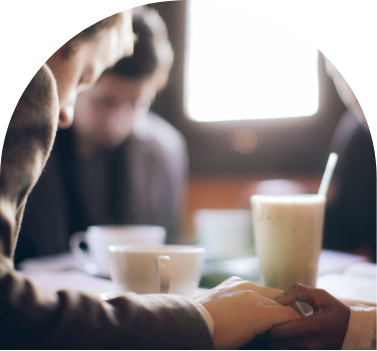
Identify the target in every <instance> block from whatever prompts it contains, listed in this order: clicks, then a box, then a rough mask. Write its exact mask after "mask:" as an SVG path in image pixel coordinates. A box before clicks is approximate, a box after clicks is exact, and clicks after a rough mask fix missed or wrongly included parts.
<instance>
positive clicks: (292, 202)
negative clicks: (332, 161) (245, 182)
mask: <svg viewBox="0 0 377 351" xmlns="http://www.w3.org/2000/svg"><path fill="white" fill-rule="evenodd" d="M325 205H326V197H325V196H323V195H277V196H273V195H253V196H252V197H251V208H252V217H253V225H254V235H255V246H256V252H257V256H258V258H259V265H260V267H259V271H260V280H261V284H263V285H266V286H270V287H274V288H279V289H282V290H286V289H288V288H289V287H290V286H291V285H292V284H294V283H296V282H298V283H302V284H305V285H309V286H313V287H315V285H316V280H317V270H318V259H319V253H320V251H321V246H322V235H323V220H324V212H325Z"/></svg>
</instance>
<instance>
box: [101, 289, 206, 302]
mask: <svg viewBox="0 0 377 351" xmlns="http://www.w3.org/2000/svg"><path fill="white" fill-rule="evenodd" d="M208 290H209V289H205V288H197V289H196V291H195V293H194V296H193V297H196V296H198V295H201V294H203V293H205V292H206V291H208ZM123 294H126V293H124V292H121V291H119V290H117V289H113V290H107V291H104V292H101V293H100V294H99V296H100V297H101V299H102V300H105V301H106V300H110V299H114V298H115V297H119V296H122V295H123Z"/></svg>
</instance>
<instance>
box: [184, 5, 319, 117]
mask: <svg viewBox="0 0 377 351" xmlns="http://www.w3.org/2000/svg"><path fill="white" fill-rule="evenodd" d="M257 3H258V2H254V1H244V2H242V5H243V6H242V7H240V6H236V4H237V2H234V3H232V2H222V1H209V0H205V1H203V0H191V1H188V30H187V56H186V63H185V111H186V114H187V115H188V117H189V118H191V119H193V120H195V121H199V122H211V121H227V120H248V119H262V118H285V117H302V116H311V115H313V114H315V113H316V112H317V111H318V70H317V58H318V51H317V49H316V48H315V47H312V46H310V45H308V43H307V42H305V40H303V39H302V38H300V37H298V36H295V35H294V34H292V32H291V31H289V28H285V27H284V26H283V25H280V24H277V23H271V21H268V14H261V13H258V8H257V6H256V4H257Z"/></svg>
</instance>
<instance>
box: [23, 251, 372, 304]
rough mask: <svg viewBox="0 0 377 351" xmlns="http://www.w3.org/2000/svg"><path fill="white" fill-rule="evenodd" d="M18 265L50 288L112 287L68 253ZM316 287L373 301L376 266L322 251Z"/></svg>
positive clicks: (208, 267)
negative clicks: (89, 272) (90, 273)
mask: <svg viewBox="0 0 377 351" xmlns="http://www.w3.org/2000/svg"><path fill="white" fill-rule="evenodd" d="M258 265H259V263H258V259H257V257H246V258H240V259H236V260H227V261H219V262H208V263H206V264H205V267H204V274H210V273H214V272H215V273H216V272H226V273H229V274H232V275H237V276H241V277H242V278H244V279H246V278H249V279H250V280H251V279H252V277H254V278H255V277H257V276H258ZM21 267H22V271H21V273H22V274H24V275H25V276H27V277H29V278H31V279H33V280H34V281H36V282H37V283H38V284H39V285H40V286H42V287H43V288H45V289H47V290H51V291H58V290H61V289H71V290H81V291H85V292H89V293H95V294H99V293H103V292H108V291H114V290H115V285H114V283H113V282H112V281H111V280H109V279H103V278H99V277H94V276H91V275H89V274H87V273H85V272H83V265H82V263H80V262H78V261H77V260H76V259H75V258H73V257H72V255H71V254H69V253H66V254H60V255H56V256H51V257H42V258H38V259H32V260H27V261H24V262H23V264H22V265H21ZM250 277H251V278H250ZM317 287H318V288H321V289H325V290H327V291H328V292H329V293H330V294H332V295H334V296H335V297H337V298H339V299H342V300H347V301H351V302H352V301H354V302H364V303H368V304H371V305H373V304H376V265H375V264H372V263H368V262H366V259H365V257H363V256H357V255H351V254H346V253H341V252H336V251H328V250H322V252H321V255H320V260H319V269H318V280H317ZM200 292H203V290H198V292H197V293H200Z"/></svg>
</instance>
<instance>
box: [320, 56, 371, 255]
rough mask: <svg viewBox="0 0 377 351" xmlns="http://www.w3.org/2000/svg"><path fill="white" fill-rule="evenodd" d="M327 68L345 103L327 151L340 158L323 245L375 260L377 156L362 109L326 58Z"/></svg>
mask: <svg viewBox="0 0 377 351" xmlns="http://www.w3.org/2000/svg"><path fill="white" fill-rule="evenodd" d="M325 64H326V70H327V73H328V75H329V76H330V77H331V78H332V79H333V81H334V84H335V87H336V89H337V92H338V94H339V96H340V98H341V100H342V101H343V103H344V105H345V106H346V107H347V111H346V112H345V113H344V115H343V116H342V117H341V119H340V121H339V123H338V126H337V128H336V130H335V133H334V136H333V139H332V142H331V145H330V150H329V151H330V152H336V153H338V155H339V160H338V164H337V167H336V169H335V173H334V180H336V182H335V184H336V185H337V187H336V188H335V196H334V197H333V198H330V199H329V201H328V206H327V210H326V220H325V228H324V242H323V244H324V247H325V248H329V249H335V250H341V251H348V252H352V253H356V254H361V255H365V256H367V257H368V258H369V260H370V261H372V262H376V158H375V154H374V148H373V142H372V138H371V135H370V132H369V128H368V124H367V121H366V118H365V116H364V113H363V110H362V109H361V106H360V104H359V102H358V100H357V98H356V96H355V94H354V93H353V92H352V90H351V88H350V86H349V85H348V84H347V82H346V81H345V79H344V78H343V76H342V75H341V74H340V72H339V71H338V70H337V69H336V68H335V67H334V65H333V64H332V63H331V62H330V61H329V60H328V59H327V58H325Z"/></svg>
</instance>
